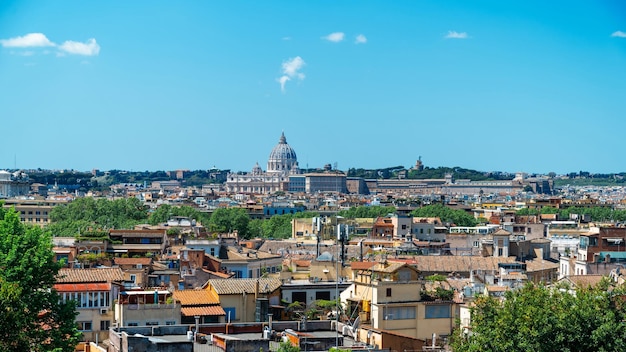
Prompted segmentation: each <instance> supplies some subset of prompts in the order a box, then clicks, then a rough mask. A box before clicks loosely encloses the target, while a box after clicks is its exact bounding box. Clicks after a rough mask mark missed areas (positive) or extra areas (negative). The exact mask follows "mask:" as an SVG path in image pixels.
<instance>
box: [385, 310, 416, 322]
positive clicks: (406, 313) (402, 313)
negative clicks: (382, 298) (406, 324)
mask: <svg viewBox="0 0 626 352" xmlns="http://www.w3.org/2000/svg"><path fill="white" fill-rule="evenodd" d="M383 319H384V320H404V319H415V307H387V308H383Z"/></svg>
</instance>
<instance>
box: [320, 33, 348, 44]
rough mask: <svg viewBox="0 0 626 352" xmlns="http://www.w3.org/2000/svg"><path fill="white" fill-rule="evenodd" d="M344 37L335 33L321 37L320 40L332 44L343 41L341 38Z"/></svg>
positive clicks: (342, 34)
mask: <svg viewBox="0 0 626 352" xmlns="http://www.w3.org/2000/svg"><path fill="white" fill-rule="evenodd" d="M345 36H346V35H345V34H344V33H343V32H335V33H330V34H329V35H327V36H325V37H322V39H326V40H328V41H329V42H333V43H339V42H341V41H343V38H344V37H345Z"/></svg>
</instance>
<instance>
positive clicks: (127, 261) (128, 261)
mask: <svg viewBox="0 0 626 352" xmlns="http://www.w3.org/2000/svg"><path fill="white" fill-rule="evenodd" d="M113 261H114V262H115V264H117V265H136V264H141V265H150V264H151V263H152V258H114V259H113Z"/></svg>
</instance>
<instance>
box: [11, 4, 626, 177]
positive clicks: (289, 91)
mask: <svg viewBox="0 0 626 352" xmlns="http://www.w3.org/2000/svg"><path fill="white" fill-rule="evenodd" d="M625 13H626V5H624V4H623V3H621V2H619V1H600V2H592V3H587V2H573V3H572V2H564V1H556V2H550V3H544V2H538V1H530V2H521V3H500V2H496V1H479V2H473V3H471V4H468V3H465V2H461V1H453V2H446V3H438V2H430V1H424V2H404V1H400V2H393V3H388V2H382V1H363V2H345V3H336V2H316V3H293V2H286V1H275V2H264V3H257V2H248V1H237V2H229V3H219V2H201V1H197V2H196V1H193V2H185V3H170V2H160V1H156V2H147V1H137V2H132V3H127V2H122V1H111V2H107V3H85V2H79V1H67V2H55V1H8V2H3V3H2V4H1V5H0V95H1V96H3V100H2V104H0V116H2V119H1V120H0V121H2V129H1V130H2V140H3V142H4V143H3V148H1V151H0V169H10V168H13V167H14V166H16V167H17V168H22V169H36V168H43V169H75V170H83V171H84V170H91V169H93V168H97V169H101V170H112V169H122V170H175V169H190V170H197V169H209V168H212V167H214V166H215V167H217V168H219V169H231V170H233V171H249V170H251V169H252V167H253V166H254V164H255V163H256V162H258V163H259V165H261V167H263V168H265V162H266V161H267V158H268V155H269V153H270V151H271V150H272V147H273V146H274V145H275V144H276V143H277V142H278V139H279V137H280V134H281V132H283V131H284V133H285V136H286V137H287V140H288V143H289V144H290V145H291V146H292V147H293V149H294V150H295V151H296V153H297V155H298V161H299V164H300V167H301V168H316V167H317V168H319V167H323V165H324V164H332V165H334V164H335V163H336V164H337V166H338V168H339V169H341V170H347V169H349V168H365V169H377V168H385V167H391V166H397V165H402V166H404V167H407V168H409V167H411V166H412V165H414V163H415V161H416V160H417V159H418V158H419V157H420V156H421V157H422V161H423V162H424V165H425V166H430V167H438V166H449V167H455V166H458V167H463V168H467V169H473V170H479V171H506V172H517V171H523V172H528V173H548V172H556V173H559V174H563V173H569V172H577V171H578V170H584V171H589V172H592V173H614V172H622V171H626V167H625V166H623V165H626V156H625V155H624V154H623V153H621V151H622V150H623V147H622V145H621V143H620V142H621V138H622V134H621V133H620V132H621V131H622V130H624V128H626V121H624V119H623V117H624V116H626V99H624V96H626V84H624V82H626V70H625V69H624V67H625V66H626V18H625V17H624V14H625Z"/></svg>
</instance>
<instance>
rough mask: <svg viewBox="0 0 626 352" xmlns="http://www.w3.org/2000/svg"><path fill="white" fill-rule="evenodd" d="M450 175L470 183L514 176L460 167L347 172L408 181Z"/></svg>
mask: <svg viewBox="0 0 626 352" xmlns="http://www.w3.org/2000/svg"><path fill="white" fill-rule="evenodd" d="M446 174H451V175H452V177H453V178H454V179H469V180H472V181H486V180H512V179H513V178H514V177H515V174H512V173H509V172H500V171H492V172H484V171H476V170H470V169H464V168H461V167H458V166H456V167H443V166H440V167H436V168H433V167H425V168H424V169H423V170H408V169H406V168H405V167H404V166H394V167H387V168H383V169H373V170H370V169H355V168H351V169H349V170H348V177H363V178H384V179H387V178H398V177H404V178H408V179H441V178H444V177H445V176H446Z"/></svg>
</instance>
